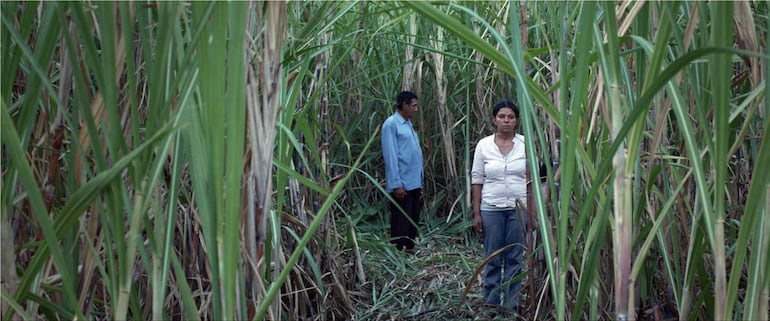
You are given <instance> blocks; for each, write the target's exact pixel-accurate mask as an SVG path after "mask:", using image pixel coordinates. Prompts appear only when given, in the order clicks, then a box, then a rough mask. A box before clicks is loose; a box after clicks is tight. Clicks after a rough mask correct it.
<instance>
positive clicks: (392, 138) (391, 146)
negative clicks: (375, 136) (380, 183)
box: [382, 121, 403, 192]
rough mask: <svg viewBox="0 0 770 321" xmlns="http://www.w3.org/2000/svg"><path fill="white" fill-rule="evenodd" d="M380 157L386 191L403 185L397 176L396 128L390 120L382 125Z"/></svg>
mask: <svg viewBox="0 0 770 321" xmlns="http://www.w3.org/2000/svg"><path fill="white" fill-rule="evenodd" d="M382 158H383V160H384V161H385V187H386V190H387V191H388V192H392V191H393V190H395V189H397V188H400V187H402V186H403V183H401V179H400V178H399V177H398V148H397V146H396V128H395V126H393V123H392V122H388V121H385V123H384V124H383V125H382Z"/></svg>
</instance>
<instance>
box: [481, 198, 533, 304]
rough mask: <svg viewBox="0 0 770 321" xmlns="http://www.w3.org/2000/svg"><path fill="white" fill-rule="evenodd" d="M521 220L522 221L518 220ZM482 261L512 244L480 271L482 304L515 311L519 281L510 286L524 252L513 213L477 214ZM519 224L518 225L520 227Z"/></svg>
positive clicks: (508, 211) (521, 238)
mask: <svg viewBox="0 0 770 321" xmlns="http://www.w3.org/2000/svg"><path fill="white" fill-rule="evenodd" d="M522 219H525V218H523V217H522ZM481 221H482V224H483V238H484V257H489V256H490V255H492V253H495V251H497V250H499V249H501V248H503V247H504V246H506V245H508V244H514V245H513V247H511V248H509V249H508V250H506V251H505V252H503V253H501V254H500V255H498V256H496V257H495V258H493V259H492V260H491V261H489V263H487V265H486V266H485V267H484V284H483V295H484V302H487V303H491V304H496V305H502V306H504V307H506V308H509V309H515V308H516V306H518V304H519V290H520V289H521V281H516V282H512V280H513V278H514V277H515V276H516V275H518V274H519V271H520V268H521V260H522V256H523V252H524V236H523V234H522V231H521V228H522V226H524V222H521V223H519V217H518V214H517V213H516V210H505V211H481ZM520 224H521V225H520Z"/></svg>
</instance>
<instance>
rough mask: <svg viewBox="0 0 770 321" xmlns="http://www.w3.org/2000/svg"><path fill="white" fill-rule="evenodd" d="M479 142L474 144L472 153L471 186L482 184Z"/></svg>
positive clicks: (482, 163)
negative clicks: (474, 147)
mask: <svg viewBox="0 0 770 321" xmlns="http://www.w3.org/2000/svg"><path fill="white" fill-rule="evenodd" d="M481 145H482V144H481V141H479V143H477V144H476V149H475V151H474V152H473V166H472V167H471V184H484V157H483V154H484V153H483V151H482V147H481Z"/></svg>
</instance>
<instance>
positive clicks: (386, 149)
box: [382, 112, 423, 193]
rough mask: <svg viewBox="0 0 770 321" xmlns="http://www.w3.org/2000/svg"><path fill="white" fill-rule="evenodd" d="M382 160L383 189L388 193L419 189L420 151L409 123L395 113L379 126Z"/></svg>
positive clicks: (421, 172)
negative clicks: (383, 170)
mask: <svg viewBox="0 0 770 321" xmlns="http://www.w3.org/2000/svg"><path fill="white" fill-rule="evenodd" d="M382 157H383V158H384V159H385V187H386V190H387V191H388V193H390V192H393V191H394V190H396V189H398V188H399V187H403V188H404V190H405V191H411V190H414V189H417V188H422V187H423V185H422V181H423V171H422V166H423V165H422V150H421V149H420V140H419V139H418V138H417V133H416V132H415V131H414V129H413V128H412V122H411V121H409V120H406V119H404V117H402V116H401V114H399V113H398V112H395V113H394V114H393V115H391V116H390V117H388V119H386V120H385V122H384V123H383V124H382Z"/></svg>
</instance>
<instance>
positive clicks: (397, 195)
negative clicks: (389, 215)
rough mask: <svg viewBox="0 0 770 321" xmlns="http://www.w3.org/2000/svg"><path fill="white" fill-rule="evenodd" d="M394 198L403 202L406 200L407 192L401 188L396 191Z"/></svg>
mask: <svg viewBox="0 0 770 321" xmlns="http://www.w3.org/2000/svg"><path fill="white" fill-rule="evenodd" d="M393 197H395V198H396V199H399V200H402V199H404V198H406V191H404V188H403V187H399V188H397V189H396V190H395V191H393Z"/></svg>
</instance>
